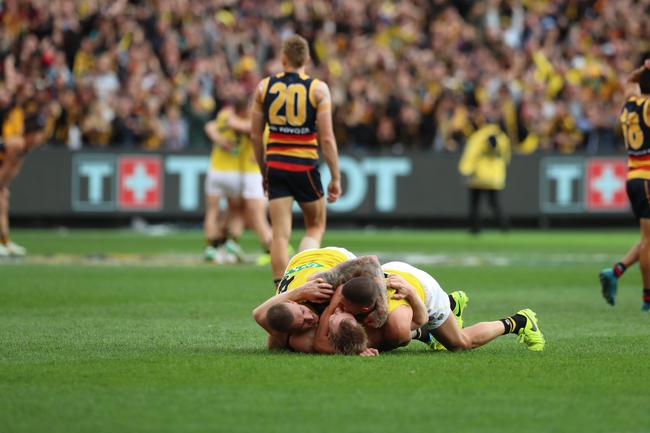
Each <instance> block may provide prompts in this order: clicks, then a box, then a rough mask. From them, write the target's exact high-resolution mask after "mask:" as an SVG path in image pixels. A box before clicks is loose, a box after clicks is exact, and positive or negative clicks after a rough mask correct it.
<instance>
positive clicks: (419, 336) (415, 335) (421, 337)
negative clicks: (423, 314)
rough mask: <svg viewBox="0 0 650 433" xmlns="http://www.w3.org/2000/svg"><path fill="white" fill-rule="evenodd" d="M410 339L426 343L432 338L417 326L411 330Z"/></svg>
mask: <svg viewBox="0 0 650 433" xmlns="http://www.w3.org/2000/svg"><path fill="white" fill-rule="evenodd" d="M411 339H412V340H418V341H421V342H423V343H427V344H428V343H429V342H430V341H431V339H432V338H431V334H430V333H429V332H422V328H418V329H416V330H415V331H411Z"/></svg>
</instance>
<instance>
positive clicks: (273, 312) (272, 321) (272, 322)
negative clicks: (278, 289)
mask: <svg viewBox="0 0 650 433" xmlns="http://www.w3.org/2000/svg"><path fill="white" fill-rule="evenodd" d="M266 321H267V323H268V324H269V326H270V327H271V328H273V329H274V330H276V331H278V332H286V333H292V332H303V331H307V330H308V329H311V328H314V327H315V326H316V325H318V315H317V314H316V313H314V312H313V311H312V310H311V309H309V308H308V307H306V306H305V305H302V304H298V303H296V302H292V301H287V302H281V303H279V304H275V305H273V306H272V307H270V308H269V310H268V311H267V312H266Z"/></svg>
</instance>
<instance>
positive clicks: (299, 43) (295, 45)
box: [282, 35, 309, 68]
mask: <svg viewBox="0 0 650 433" xmlns="http://www.w3.org/2000/svg"><path fill="white" fill-rule="evenodd" d="M282 54H283V55H284V57H286V59H287V62H288V63H289V66H291V67H292V68H301V67H303V66H305V64H306V63H307V60H309V44H307V40H306V39H305V38H303V37H302V36H300V35H291V36H289V37H288V38H287V39H285V40H284V42H283V43H282Z"/></svg>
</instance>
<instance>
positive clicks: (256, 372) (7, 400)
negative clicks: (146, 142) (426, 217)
mask: <svg viewBox="0 0 650 433" xmlns="http://www.w3.org/2000/svg"><path fill="white" fill-rule="evenodd" d="M637 236H638V235H637V233H636V232H635V231H623V232H621V231H619V232H605V231H598V232H596V231H580V232H576V231H550V232H543V231H539V232H519V231H515V232H512V233H509V234H507V235H501V234H498V233H490V232H488V233H486V234H483V235H481V236H480V237H478V238H474V237H471V236H469V235H467V234H466V233H464V232H460V231H390V230H386V231H332V232H329V233H328V234H327V236H326V240H325V242H324V244H326V245H337V246H343V247H346V248H348V249H350V250H351V251H353V252H355V253H361V254H363V253H376V254H379V255H380V257H381V258H382V259H383V260H388V259H407V260H410V261H414V262H418V263H420V264H419V265H418V266H419V267H421V268H423V269H425V270H427V271H428V272H430V273H431V274H433V275H434V276H435V277H436V279H438V281H439V282H440V283H441V285H442V286H443V287H444V288H445V289H447V291H452V290H455V289H459V288H462V289H464V290H465V291H466V292H467V293H468V294H469V296H470V299H471V300H470V305H469V308H468V309H467V311H466V315H465V321H466V323H468V324H471V323H474V322H477V321H482V320H494V319H499V318H502V317H504V316H505V315H507V314H511V313H514V312H515V311H517V310H518V309H520V308H523V307H531V308H533V309H534V310H535V311H536V312H537V313H538V317H539V319H540V325H541V327H542V329H543V330H544V332H545V334H546V340H547V346H546V350H545V351H544V352H541V353H534V352H529V351H528V350H526V347H525V346H524V345H522V344H518V343H517V341H516V338H515V337H514V336H505V337H502V338H499V339H498V340H496V341H494V342H493V343H491V344H489V345H488V346H485V347H483V348H480V349H478V350H476V351H473V352H466V353H457V354H451V353H432V352H429V351H427V350H426V348H425V346H424V345H422V344H421V343H419V342H414V343H412V344H411V345H410V346H409V347H407V348H403V349H400V350H397V351H395V352H392V353H387V354H382V355H381V356H379V357H377V358H361V357H342V356H316V355H300V354H289V353H269V352H267V351H266V350H265V334H264V332H263V331H262V329H261V328H258V327H257V325H256V324H255V323H254V322H253V320H252V319H251V311H252V309H253V308H254V307H255V306H256V305H258V304H259V303H260V302H262V301H263V300H265V299H266V298H268V297H269V296H271V295H272V294H273V293H272V289H271V275H270V270H269V269H267V268H259V267H255V266H250V265H240V266H221V267H218V266H209V265H206V264H201V263H198V262H197V263H194V262H192V261H188V260H184V259H186V258H187V257H190V255H191V254H194V253H195V254H197V257H198V255H199V254H200V250H201V247H202V240H201V234H200V233H199V232H198V231H188V232H175V233H172V234H170V235H168V236H161V237H152V236H146V235H143V234H137V233H133V232H130V231H71V232H67V231H58V232H57V231H18V230H17V231H15V232H14V238H15V240H16V241H18V242H19V243H22V244H24V245H25V246H26V247H27V248H28V250H29V252H30V258H29V259H27V260H24V261H10V262H3V263H0V432H3V433H4V432H66V433H72V432H91V431H92V432H126V431H137V432H204V431H205V432H207V431H212V432H228V433H231V432H242V433H243V432H247V433H248V432H263V433H273V432H279V433H291V432H350V433H360V432H425V431H426V432H434V431H446V432H454V433H459V432H481V433H488V432H499V433H503V432H517V433H526V432H571V433H575V432H589V433H593V432H603V433H605V432H607V433H612V432H639V433H640V432H648V431H650V424H649V423H648V415H647V413H648V409H647V404H648V402H649V401H650V391H649V390H648V387H649V384H650V368H649V366H648V364H649V361H650V317H649V316H648V315H647V314H642V313H641V312H640V294H641V293H640V288H641V283H640V276H639V272H638V267H637V266H635V267H634V268H631V270H630V271H629V272H628V273H627V274H626V275H625V276H624V278H623V279H622V280H621V284H620V287H619V297H618V303H617V305H616V307H614V308H612V307H610V306H608V305H606V304H605V302H604V301H603V299H602V298H601V296H600V293H599V286H598V280H597V273H598V271H599V270H600V269H601V268H602V267H604V266H606V265H610V264H611V263H612V262H613V261H615V260H616V259H617V258H618V257H619V256H620V255H622V254H623V253H624V252H625V251H626V250H627V248H628V247H629V246H630V245H632V243H633V242H634V241H635V240H636V239H637ZM243 245H244V246H245V248H247V250H254V249H255V241H254V240H253V239H252V238H251V237H245V238H244V239H243ZM107 253H109V254H110V255H109V256H105V255H106V254H107ZM110 257H118V258H119V259H120V261H118V262H112V261H111V260H110ZM414 264H415V263H414Z"/></svg>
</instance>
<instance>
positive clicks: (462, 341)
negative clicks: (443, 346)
mask: <svg viewBox="0 0 650 433" xmlns="http://www.w3.org/2000/svg"><path fill="white" fill-rule="evenodd" d="M450 346H451V347H447V349H449V350H450V351H452V352H460V351H463V350H470V349H471V348H472V341H471V340H470V338H469V337H468V336H467V335H465V334H464V333H463V332H461V334H460V338H457V339H455V340H454V341H453V342H452V344H451V345H450Z"/></svg>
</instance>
